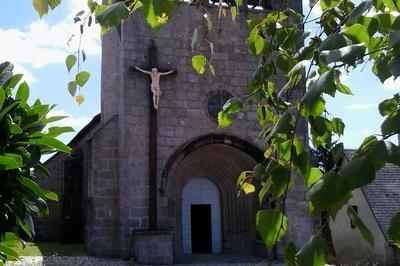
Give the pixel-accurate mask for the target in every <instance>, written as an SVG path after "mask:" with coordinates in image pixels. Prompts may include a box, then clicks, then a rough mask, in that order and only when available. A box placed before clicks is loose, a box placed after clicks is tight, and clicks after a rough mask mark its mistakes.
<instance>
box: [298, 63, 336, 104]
mask: <svg viewBox="0 0 400 266" xmlns="http://www.w3.org/2000/svg"><path fill="white" fill-rule="evenodd" d="M333 79H334V70H333V69H331V70H329V71H327V72H325V73H323V74H322V75H321V76H319V78H318V79H317V80H316V81H315V82H313V83H311V84H310V85H309V86H308V89H307V92H306V93H305V94H304V96H303V98H302V99H301V101H302V103H303V104H304V105H305V106H307V107H310V106H312V105H313V104H314V103H315V101H316V100H317V99H318V98H319V97H320V95H321V93H322V92H323V90H324V89H325V88H326V87H327V86H328V85H329V84H331V83H333Z"/></svg>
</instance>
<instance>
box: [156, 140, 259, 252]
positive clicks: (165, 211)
mask: <svg viewBox="0 0 400 266" xmlns="http://www.w3.org/2000/svg"><path fill="white" fill-rule="evenodd" d="M262 158H263V153H262V152H261V151H259V150H258V149H257V148H256V147H255V146H253V145H252V144H250V143H248V142H246V141H243V140H241V139H239V138H237V137H234V136H229V135H217V134H209V135H205V136H202V137H199V138H197V139H194V140H193V141H190V142H188V143H187V144H185V145H183V146H181V147H180V148H179V149H178V150H177V151H176V152H175V153H174V155H173V156H171V158H170V160H169V161H168V163H167V164H166V167H165V168H164V172H163V178H162V180H161V186H160V190H159V191H160V197H159V202H160V205H159V209H158V210H159V221H160V227H163V228H170V229H171V230H173V231H174V232H175V244H174V248H175V256H176V257H177V258H178V259H179V258H180V257H181V256H184V255H185V254H187V253H191V247H190V248H187V246H188V244H187V243H183V240H184V235H187V234H188V233H187V232H188V229H184V228H183V227H184V225H183V222H182V211H183V210H184V208H182V204H184V202H185V201H186V199H185V198H184V195H183V191H184V189H185V186H186V184H190V183H189V182H190V181H191V180H193V179H196V178H206V179H208V180H209V181H211V182H212V183H213V184H214V185H215V186H216V188H217V190H218V193H219V199H220V213H221V222H220V223H221V227H220V228H221V248H220V251H219V252H220V253H224V254H235V255H250V254H252V252H253V248H252V247H253V245H254V240H255V239H256V228H255V214H256V211H257V208H258V204H257V199H256V194H255V193H254V194H250V195H247V196H241V197H238V194H237V191H238V190H237V185H236V181H237V178H238V176H239V175H240V173H241V172H242V171H244V170H251V169H253V167H254V166H255V165H256V164H257V162H258V161H260V160H262ZM214 191H215V190H214ZM208 204H209V203H208ZM205 208H207V207H205ZM189 217H190V216H189ZM185 230H186V231H185ZM186 241H189V240H188V239H187V237H186ZM190 241H191V240H190ZM184 245H186V247H184Z"/></svg>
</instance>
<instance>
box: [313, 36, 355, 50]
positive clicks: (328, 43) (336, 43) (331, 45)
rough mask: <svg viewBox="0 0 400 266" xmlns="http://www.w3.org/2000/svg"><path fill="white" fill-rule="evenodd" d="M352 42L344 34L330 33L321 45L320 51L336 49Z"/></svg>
mask: <svg viewBox="0 0 400 266" xmlns="http://www.w3.org/2000/svg"><path fill="white" fill-rule="evenodd" d="M352 44H353V43H352V42H351V40H350V39H349V38H347V37H346V36H344V35H343V34H338V33H334V34H330V35H329V36H328V37H327V38H326V39H325V40H323V42H322V43H321V45H320V47H319V51H325V50H336V49H339V48H342V47H345V46H349V45H352Z"/></svg>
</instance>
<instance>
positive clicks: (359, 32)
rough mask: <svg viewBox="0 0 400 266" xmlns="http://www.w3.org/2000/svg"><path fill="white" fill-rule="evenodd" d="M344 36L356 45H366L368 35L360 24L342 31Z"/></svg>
mask: <svg viewBox="0 0 400 266" xmlns="http://www.w3.org/2000/svg"><path fill="white" fill-rule="evenodd" d="M344 34H345V35H346V36H347V37H348V38H349V39H350V40H352V41H353V43H354V44H356V43H368V41H369V35H368V32H367V30H366V29H365V27H364V26H363V25H361V24H354V25H351V27H349V28H347V29H346V30H345V31H344Z"/></svg>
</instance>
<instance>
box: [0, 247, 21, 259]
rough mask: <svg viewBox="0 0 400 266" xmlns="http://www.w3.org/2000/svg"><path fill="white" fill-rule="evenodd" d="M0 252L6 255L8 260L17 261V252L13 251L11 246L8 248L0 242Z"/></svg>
mask: <svg viewBox="0 0 400 266" xmlns="http://www.w3.org/2000/svg"><path fill="white" fill-rule="evenodd" d="M0 253H1V254H2V255H3V256H4V255H5V256H6V259H7V260H9V261H17V260H18V253H17V252H16V251H14V250H13V249H12V248H9V247H7V246H5V245H3V244H1V243H0Z"/></svg>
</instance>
